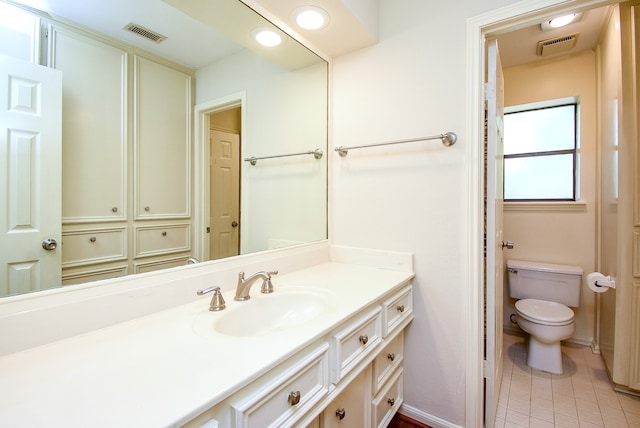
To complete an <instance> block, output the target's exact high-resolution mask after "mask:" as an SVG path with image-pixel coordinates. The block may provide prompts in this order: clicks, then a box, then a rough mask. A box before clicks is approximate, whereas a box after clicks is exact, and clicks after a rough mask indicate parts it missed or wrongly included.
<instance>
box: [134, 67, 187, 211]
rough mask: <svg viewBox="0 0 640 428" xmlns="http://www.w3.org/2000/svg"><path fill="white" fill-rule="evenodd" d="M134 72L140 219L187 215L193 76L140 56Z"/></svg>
mask: <svg viewBox="0 0 640 428" xmlns="http://www.w3.org/2000/svg"><path fill="white" fill-rule="evenodd" d="M134 76H135V77H134V98H133V109H134V125H133V126H134V157H135V158H134V174H135V183H134V185H135V191H134V195H135V213H136V218H137V219H151V218H185V217H189V215H190V203H191V202H190V201H191V198H190V192H191V181H190V175H191V173H190V159H191V155H190V141H191V132H190V128H191V126H190V123H191V77H190V76H189V75H187V74H184V73H181V72H179V71H177V70H174V69H171V68H169V67H166V66H164V65H162V64H158V63H155V62H152V61H149V60H147V59H144V58H140V57H135V59H134Z"/></svg>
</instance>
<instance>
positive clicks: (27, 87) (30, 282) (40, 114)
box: [0, 55, 62, 297]
mask: <svg viewBox="0 0 640 428" xmlns="http://www.w3.org/2000/svg"><path fill="white" fill-rule="evenodd" d="M0 100H2V107H0V123H1V124H2V129H0V165H2V166H1V167H0V170H2V171H6V173H3V174H0V192H1V193H0V194H2V195H3V196H4V198H5V200H4V201H3V204H2V205H3V206H4V207H6V208H7V209H2V210H0V260H2V261H3V262H2V264H1V266H0V297H1V296H7V295H14V294H20V293H26V292H30V291H38V290H41V289H42V288H43V287H45V286H46V287H47V288H49V287H53V286H58V285H60V281H61V250H62V249H61V248H60V244H61V235H62V226H61V202H60V201H61V198H60V194H61V180H60V176H61V174H60V170H61V162H62V151H61V147H62V125H61V107H62V74H61V73H60V72H59V71H56V70H53V69H51V68H47V67H42V66H39V65H35V64H32V63H29V62H26V61H21V60H17V59H14V58H10V57H6V56H2V55H0ZM45 239H53V240H55V241H56V242H57V244H58V247H57V248H55V249H50V250H46V249H45V248H44V247H43V241H44V240H45Z"/></svg>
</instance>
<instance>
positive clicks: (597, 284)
mask: <svg viewBox="0 0 640 428" xmlns="http://www.w3.org/2000/svg"><path fill="white" fill-rule="evenodd" d="M587 286H588V287H589V289H590V290H591V291H594V292H596V293H604V292H605V291H607V290H608V289H610V288H616V280H615V278H612V277H611V276H608V275H603V274H601V273H600V272H591V273H590V274H589V275H587Z"/></svg>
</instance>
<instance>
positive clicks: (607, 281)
mask: <svg viewBox="0 0 640 428" xmlns="http://www.w3.org/2000/svg"><path fill="white" fill-rule="evenodd" d="M594 284H595V286H596V287H609V288H616V280H615V279H612V278H611V277H610V276H605V277H604V278H600V279H596V281H595V282H594Z"/></svg>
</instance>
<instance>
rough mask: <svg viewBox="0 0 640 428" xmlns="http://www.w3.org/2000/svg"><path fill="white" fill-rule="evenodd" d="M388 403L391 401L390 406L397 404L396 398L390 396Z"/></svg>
mask: <svg viewBox="0 0 640 428" xmlns="http://www.w3.org/2000/svg"><path fill="white" fill-rule="evenodd" d="M387 403H389V405H390V406H393V405H394V404H396V399H395V398H393V397H392V398H389V399H388V400H387Z"/></svg>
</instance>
